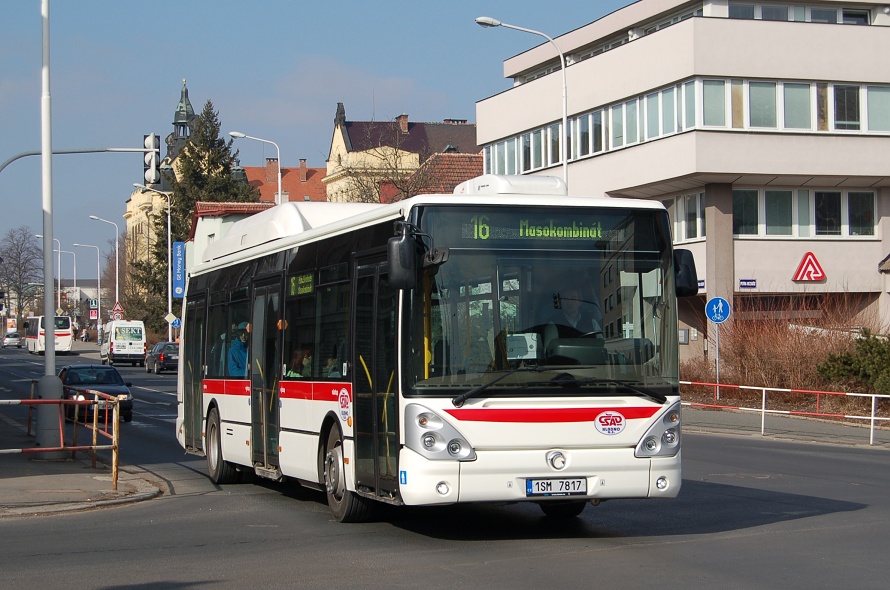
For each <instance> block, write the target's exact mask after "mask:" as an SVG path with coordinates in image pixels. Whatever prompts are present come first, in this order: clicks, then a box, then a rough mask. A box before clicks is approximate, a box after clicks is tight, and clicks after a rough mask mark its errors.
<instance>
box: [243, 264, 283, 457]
mask: <svg viewBox="0 0 890 590" xmlns="http://www.w3.org/2000/svg"><path fill="white" fill-rule="evenodd" d="M282 322H283V320H282V318H281V280H280V279H273V280H272V281H265V282H263V283H259V284H258V285H256V286H255V287H254V290H253V311H252V313H251V319H250V351H249V353H248V359H249V360H250V370H249V375H250V408H251V421H252V423H253V427H252V429H251V432H252V434H251V450H252V452H253V463H254V466H258V467H261V468H265V469H272V470H277V468H278V429H279V406H278V397H279V392H278V377H279V373H280V363H281V334H282V330H281V325H282Z"/></svg>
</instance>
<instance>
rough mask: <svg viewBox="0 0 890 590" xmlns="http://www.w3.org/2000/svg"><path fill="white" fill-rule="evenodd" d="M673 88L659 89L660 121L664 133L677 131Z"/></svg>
mask: <svg viewBox="0 0 890 590" xmlns="http://www.w3.org/2000/svg"><path fill="white" fill-rule="evenodd" d="M675 97H676V92H675V91H674V89H673V88H665V89H664V90H662V91H661V123H662V130H663V131H664V133H665V134H668V133H676V132H677V102H676V98H675Z"/></svg>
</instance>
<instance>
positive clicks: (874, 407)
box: [680, 381, 890, 445]
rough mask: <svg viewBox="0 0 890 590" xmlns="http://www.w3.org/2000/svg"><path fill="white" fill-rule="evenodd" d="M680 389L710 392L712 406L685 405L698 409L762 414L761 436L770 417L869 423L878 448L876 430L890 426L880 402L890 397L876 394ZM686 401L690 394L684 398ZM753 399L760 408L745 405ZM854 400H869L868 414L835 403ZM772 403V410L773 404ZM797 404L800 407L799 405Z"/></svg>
mask: <svg viewBox="0 0 890 590" xmlns="http://www.w3.org/2000/svg"><path fill="white" fill-rule="evenodd" d="M680 385H685V386H690V387H697V388H708V389H711V390H712V391H711V393H710V394H709V395H708V396H709V397H710V398H711V399H710V401H709V402H707V403H706V402H701V401H684V402H683V405H686V406H690V407H697V408H713V409H723V410H738V411H742V412H756V413H759V414H760V434H761V435H764V434H765V433H766V416H767V415H771V414H772V415H785V416H803V417H810V418H824V419H827V420H835V421H841V420H850V421H861V422H867V423H868V427H869V443H868V444H870V445H874V444H875V429H876V428H878V426H879V425H881V424H890V415H888V412H887V411H885V412H884V413H883V415H882V414H881V413H880V412H879V407H878V401H879V400H880V401H890V395H882V394H875V393H857V392H844V391H817V390H810V389H785V388H779V387H757V386H752V385H731V384H726V383H706V382H699V381H680ZM681 395H683V396H684V397H685V396H686V394H681ZM752 395H756V396H757V397H759V401H760V406H759V407H754V406H750V405H745V404H744V400H745V399H746V398H750V397H751V396H752ZM770 396H772V397H770ZM851 400H869V401H870V403H867V404H866V405H867V406H868V407H869V410H868V412H867V414H855V413H851V412H848V411H838V410H839V409H841V410H842V409H847V408H848V407H849V409H851V410H854V411H855V410H856V407H855V406H856V405H861V404H856V403H839V404H838V403H835V404H832V403H830V402H832V401H835V402H837V401H841V402H849V401H851ZM771 402H772V404H773V405H772V406H770V403H771ZM795 402H796V403H795ZM829 405H835V406H837V405H840V406H841V407H840V408H839V409H829V408H827V407H826V406H829Z"/></svg>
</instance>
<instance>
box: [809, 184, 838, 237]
mask: <svg viewBox="0 0 890 590" xmlns="http://www.w3.org/2000/svg"><path fill="white" fill-rule="evenodd" d="M815 212H816V219H815V221H816V235H817V236H839V235H841V194H840V193H839V192H832V191H816V198H815Z"/></svg>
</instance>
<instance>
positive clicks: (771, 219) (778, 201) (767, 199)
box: [764, 190, 793, 236]
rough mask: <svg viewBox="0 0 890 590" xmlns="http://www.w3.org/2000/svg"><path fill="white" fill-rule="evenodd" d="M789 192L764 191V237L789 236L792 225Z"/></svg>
mask: <svg viewBox="0 0 890 590" xmlns="http://www.w3.org/2000/svg"><path fill="white" fill-rule="evenodd" d="M791 199H792V196H791V191H790V190H779V191H777V190H767V191H764V203H765V205H766V207H765V209H766V211H765V215H764V217H765V218H766V235H768V236H790V235H791V228H792V224H793V219H792V201H791Z"/></svg>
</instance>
